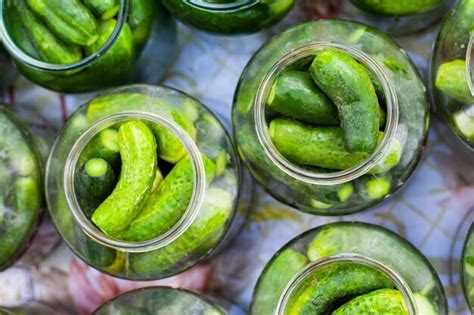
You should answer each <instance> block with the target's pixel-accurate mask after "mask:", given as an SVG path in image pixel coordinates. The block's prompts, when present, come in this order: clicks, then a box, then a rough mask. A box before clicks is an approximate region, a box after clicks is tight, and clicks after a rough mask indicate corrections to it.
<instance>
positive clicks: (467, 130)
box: [453, 105, 474, 139]
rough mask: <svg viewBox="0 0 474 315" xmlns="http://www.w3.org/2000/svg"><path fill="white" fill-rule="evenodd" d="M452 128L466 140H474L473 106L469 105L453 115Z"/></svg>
mask: <svg viewBox="0 0 474 315" xmlns="http://www.w3.org/2000/svg"><path fill="white" fill-rule="evenodd" d="M453 121H454V126H456V128H457V130H458V131H459V133H460V134H461V135H462V136H464V137H466V138H468V139H474V105H469V106H468V107H467V108H463V109H461V110H459V111H457V112H455V113H454V115H453Z"/></svg>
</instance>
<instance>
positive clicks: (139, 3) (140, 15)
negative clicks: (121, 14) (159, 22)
mask: <svg viewBox="0 0 474 315" xmlns="http://www.w3.org/2000/svg"><path fill="white" fill-rule="evenodd" d="M155 10H156V8H155V4H154V3H153V0H130V4H129V8H128V19H127V22H128V23H129V24H130V27H131V29H132V31H133V39H134V42H135V44H136V45H137V49H138V50H140V49H141V47H143V46H144V45H145V43H146V42H147V40H148V38H149V35H150V32H151V29H152V24H153V17H154V14H155Z"/></svg>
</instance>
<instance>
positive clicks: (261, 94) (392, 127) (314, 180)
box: [254, 42, 399, 185]
mask: <svg viewBox="0 0 474 315" xmlns="http://www.w3.org/2000/svg"><path fill="white" fill-rule="evenodd" d="M323 49H337V50H341V51H344V52H345V53H348V54H350V55H351V56H352V57H353V58H355V59H356V60H357V61H359V62H361V63H362V64H363V65H364V66H366V67H367V68H368V69H369V71H371V72H372V73H373V74H374V75H375V76H376V78H377V79H378V80H379V82H380V85H381V86H382V89H383V92H384V95H385V101H386V107H387V122H386V127H385V132H384V138H383V140H382V143H381V144H380V145H379V146H378V147H377V148H376V149H375V151H374V152H373V153H372V155H371V156H370V157H369V158H368V159H367V160H365V161H364V162H362V163H361V164H359V165H357V166H355V167H353V168H351V169H348V170H343V171H339V172H334V173H316V172H313V171H309V170H307V169H304V168H302V167H300V166H298V165H295V164H293V163H291V162H289V161H288V160H286V159H285V158H284V157H283V156H282V155H281V154H280V153H279V152H278V150H277V149H276V148H275V146H274V145H273V142H272V141H271V137H270V134H269V131H268V128H267V123H266V115H265V108H266V100H267V98H268V96H269V93H270V91H271V87H272V86H273V83H274V82H275V80H276V78H277V77H278V75H279V74H280V73H281V72H282V71H284V70H285V69H286V68H287V67H288V66H290V65H292V64H294V63H295V62H297V61H300V60H303V59H305V58H308V57H312V56H314V55H315V54H316V52H318V51H320V50H323ZM398 116H399V109H398V98H397V93H396V90H395V87H394V85H393V83H392V81H391V80H390V79H389V77H388V75H387V74H386V72H385V70H384V69H383V68H382V67H381V66H380V65H379V64H378V63H377V62H376V61H375V60H374V59H373V58H372V57H370V56H369V55H367V54H366V53H364V52H363V51H361V50H360V49H358V48H356V47H354V46H351V45H348V44H342V43H333V42H314V43H312V44H308V45H305V46H302V47H300V48H298V49H295V50H293V51H291V52H290V53H288V54H286V55H285V56H284V57H283V58H281V59H280V60H279V61H278V62H277V63H276V64H274V65H273V66H272V68H271V69H270V70H269V71H268V73H267V74H266V76H265V77H264V78H263V80H262V81H261V83H260V86H259V88H258V91H257V95H256V97H255V104H254V119H255V128H256V133H257V137H258V139H259V142H260V144H261V145H262V147H263V149H264V151H265V154H266V156H267V157H268V158H269V159H270V160H271V161H272V162H273V163H274V164H275V165H276V166H277V167H278V168H279V169H280V170H282V171H283V172H285V173H286V174H287V175H289V176H291V177H293V178H295V179H297V180H300V181H303V182H306V183H309V184H314V185H337V184H343V183H347V182H350V181H352V180H354V179H357V178H359V177H361V176H363V175H364V174H366V173H368V172H369V171H370V170H371V169H372V168H373V167H374V166H375V165H377V163H379V162H380V161H381V160H382V159H383V158H384V157H385V156H386V155H387V153H388V151H389V149H390V144H391V143H392V140H393V139H394V138H395V135H396V132H397V127H398Z"/></svg>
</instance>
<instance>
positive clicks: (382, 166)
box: [371, 138, 403, 174]
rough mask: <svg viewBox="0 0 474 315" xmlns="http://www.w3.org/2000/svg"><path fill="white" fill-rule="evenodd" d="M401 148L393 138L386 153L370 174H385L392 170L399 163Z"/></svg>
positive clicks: (398, 142)
mask: <svg viewBox="0 0 474 315" xmlns="http://www.w3.org/2000/svg"><path fill="white" fill-rule="evenodd" d="M402 153H403V148H402V145H401V143H400V141H398V139H397V138H394V139H393V140H392V142H391V144H390V148H389V149H388V153H387V154H386V155H385V157H384V158H383V159H382V161H380V162H379V163H378V164H377V165H376V166H375V167H374V168H372V170H371V173H373V174H381V173H386V172H388V171H390V170H391V169H393V168H394V167H395V166H397V165H398V163H400V160H401V158H402Z"/></svg>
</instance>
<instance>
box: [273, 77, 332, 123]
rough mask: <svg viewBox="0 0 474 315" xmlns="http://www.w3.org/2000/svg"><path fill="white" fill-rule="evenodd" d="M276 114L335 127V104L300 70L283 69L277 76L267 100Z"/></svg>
mask: <svg viewBox="0 0 474 315" xmlns="http://www.w3.org/2000/svg"><path fill="white" fill-rule="evenodd" d="M267 104H268V106H270V107H271V108H272V109H273V110H275V111H277V112H278V113H280V114H282V115H285V116H287V117H291V118H294V119H298V120H300V121H304V122H308V123H313V124H317V125H326V126H339V117H338V112H337V108H336V105H334V103H333V102H332V101H331V100H330V99H329V98H328V97H327V96H326V95H325V94H324V93H323V92H322V91H321V90H320V89H319V88H318V87H317V86H316V84H314V81H313V79H312V78H311V75H310V74H309V73H308V72H304V71H286V72H283V73H282V74H280V75H279V76H278V78H277V79H276V82H275V84H274V85H273V87H272V89H271V91H270V95H269V96H268V100H267Z"/></svg>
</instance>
